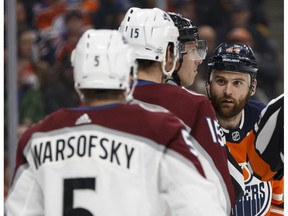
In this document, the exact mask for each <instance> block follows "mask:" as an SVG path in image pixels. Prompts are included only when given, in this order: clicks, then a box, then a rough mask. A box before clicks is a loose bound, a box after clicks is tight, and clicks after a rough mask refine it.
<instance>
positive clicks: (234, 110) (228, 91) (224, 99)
mask: <svg viewBox="0 0 288 216" xmlns="http://www.w3.org/2000/svg"><path fill="white" fill-rule="evenodd" d="M211 76H212V79H211V83H210V97H211V102H212V105H213V107H214V109H215V111H216V113H217V116H218V117H220V118H231V117H234V116H236V115H237V114H239V113H240V112H241V111H242V109H244V107H245V105H246V103H247V101H248V99H249V96H250V93H251V91H250V75H249V74H247V73H237V72H232V71H214V72H213V73H212V75H211Z"/></svg>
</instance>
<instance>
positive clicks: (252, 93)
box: [250, 79, 257, 96]
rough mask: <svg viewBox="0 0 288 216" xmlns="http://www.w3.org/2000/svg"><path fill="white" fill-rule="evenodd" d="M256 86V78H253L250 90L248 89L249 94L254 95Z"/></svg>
mask: <svg viewBox="0 0 288 216" xmlns="http://www.w3.org/2000/svg"><path fill="white" fill-rule="evenodd" d="M256 87H257V80H256V79H254V80H253V82H252V86H251V90H250V96H253V95H255V93H256Z"/></svg>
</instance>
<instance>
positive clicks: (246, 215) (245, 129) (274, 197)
mask: <svg viewBox="0 0 288 216" xmlns="http://www.w3.org/2000/svg"><path fill="white" fill-rule="evenodd" d="M262 108H263V105H261V104H260V103H258V102H255V101H249V103H248V105H247V106H246V107H245V109H244V110H243V111H242V119H241V123H240V125H239V128H236V129H234V130H226V129H223V130H224V133H225V137H226V142H227V145H228V147H229V149H230V152H231V153H232V155H233V156H234V158H235V160H236V161H237V162H238V164H239V165H240V166H241V167H242V171H243V175H244V179H245V194H244V196H243V197H242V198H241V199H240V200H239V201H238V203H236V205H235V206H234V208H233V209H232V215H234V216H255V215H266V216H268V215H270V216H272V215H273V216H276V215H283V214H282V213H281V212H283V209H281V208H279V207H277V209H276V207H275V208H274V205H273V203H275V204H281V203H282V202H283V190H284V184H283V181H284V179H281V180H280V181H276V180H271V181H269V182H264V181H261V180H259V178H257V176H255V175H253V171H252V172H251V168H250V166H249V160H248V153H247V152H248V150H249V149H250V146H251V145H253V144H252V142H251V137H249V136H247V134H248V133H249V131H250V130H251V129H253V126H254V124H255V123H256V122H257V121H258V119H259V114H260V112H261V109H262ZM271 204H272V205H271ZM271 206H273V207H272V208H271ZM271 209H273V210H271ZM274 209H275V211H274ZM276 212H278V213H279V212H280V213H279V214H278V213H276Z"/></svg>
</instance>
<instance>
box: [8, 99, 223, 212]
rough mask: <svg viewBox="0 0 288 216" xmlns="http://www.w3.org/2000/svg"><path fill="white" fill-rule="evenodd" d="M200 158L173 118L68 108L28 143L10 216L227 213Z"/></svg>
mask: <svg viewBox="0 0 288 216" xmlns="http://www.w3.org/2000/svg"><path fill="white" fill-rule="evenodd" d="M200 157H201V155H200V154H199V152H197V150H196V149H195V148H194V144H193V142H192V141H191V140H190V138H189V133H188V132H187V131H186V130H185V128H184V126H183V124H182V122H180V121H179V120H178V118H176V117H175V116H174V115H172V114H171V113H168V112H159V111H157V110H151V111H147V110H146V109H145V108H143V107H140V106H138V105H123V104H122V105H120V104H113V105H109V106H101V107H92V108H91V107H89V108H88V107H78V108H73V109H61V110H59V111H57V112H55V113H53V114H51V115H49V116H48V117H46V118H45V119H44V120H43V121H41V122H40V123H38V124H36V125H34V126H33V127H32V128H30V129H28V130H27V131H25V133H24V134H23V136H22V137H21V139H20V141H19V144H18V149H17V161H16V169H15V175H14V178H13V185H12V187H11V188H10V191H9V196H8V199H7V201H6V210H7V216H19V215H53V216H63V215H65V216H66V215H89V216H90V215H91V216H92V215H94V216H95V215H98V216H101V215H103V216H104V215H105V216H109V215H125V216H135V215H140V216H142V215H143V216H144V215H147V216H148V215H155V216H156V215H170V214H169V213H171V212H172V213H171V215H172V214H173V215H174V214H177V215H225V212H224V210H223V208H221V205H220V201H219V200H218V199H217V196H218V194H217V190H216V189H215V185H214V184H213V183H211V182H210V181H208V180H207V179H206V178H205V174H204V172H203V170H204V169H205V168H204V167H203V165H202V164H201V162H200V161H199V158H200ZM207 205H208V206H209V208H206V206H207Z"/></svg>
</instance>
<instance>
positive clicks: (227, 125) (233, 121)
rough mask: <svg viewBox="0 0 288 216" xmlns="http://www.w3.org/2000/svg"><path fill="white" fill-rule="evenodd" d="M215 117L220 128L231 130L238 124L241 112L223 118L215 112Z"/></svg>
mask: <svg viewBox="0 0 288 216" xmlns="http://www.w3.org/2000/svg"><path fill="white" fill-rule="evenodd" d="M216 117H217V119H218V121H219V124H220V126H221V127H222V128H224V129H227V130H231V129H236V128H238V127H239V126H240V122H241V118H242V112H240V113H239V114H237V115H235V116H233V117H231V118H223V117H220V116H218V115H217V114H216Z"/></svg>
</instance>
